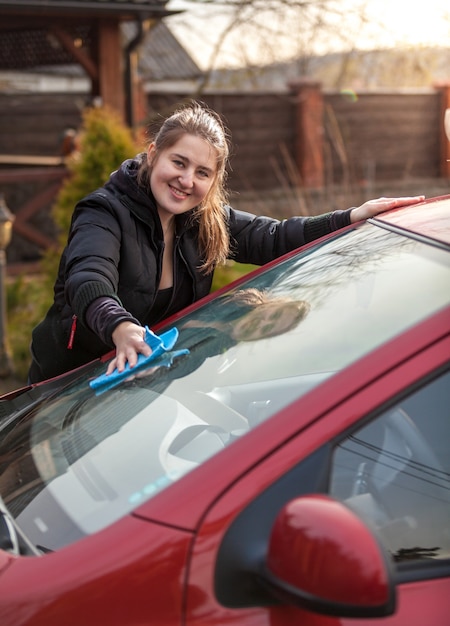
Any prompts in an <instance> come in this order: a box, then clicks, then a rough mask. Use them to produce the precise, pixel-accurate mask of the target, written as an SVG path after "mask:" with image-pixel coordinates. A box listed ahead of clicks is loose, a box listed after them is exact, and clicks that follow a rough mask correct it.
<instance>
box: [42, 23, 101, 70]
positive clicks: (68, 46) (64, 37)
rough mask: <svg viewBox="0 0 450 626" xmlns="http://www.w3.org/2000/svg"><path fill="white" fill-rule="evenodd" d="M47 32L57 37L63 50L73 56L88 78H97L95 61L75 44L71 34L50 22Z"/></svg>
mask: <svg viewBox="0 0 450 626" xmlns="http://www.w3.org/2000/svg"><path fill="white" fill-rule="evenodd" d="M49 32H50V33H52V35H54V36H55V37H56V38H57V39H58V41H59V43H60V44H61V45H62V46H63V48H65V50H67V52H68V53H69V54H71V55H72V56H73V58H74V59H75V61H77V62H78V63H79V64H80V65H81V66H82V67H83V69H84V70H85V71H86V73H87V75H88V76H89V78H90V79H91V80H97V78H98V69H97V67H96V65H95V63H94V62H93V61H92V59H91V58H89V57H88V55H87V54H86V52H85V51H84V50H82V49H81V48H77V47H76V46H75V44H74V43H73V39H72V37H71V35H70V34H69V33H68V32H67V31H66V30H64V29H63V28H62V27H61V26H58V25H57V24H52V25H51V26H50V27H49Z"/></svg>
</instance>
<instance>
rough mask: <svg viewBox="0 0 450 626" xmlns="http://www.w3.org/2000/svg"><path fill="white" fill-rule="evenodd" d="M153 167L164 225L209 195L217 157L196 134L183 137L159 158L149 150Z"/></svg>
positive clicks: (152, 148)
mask: <svg viewBox="0 0 450 626" xmlns="http://www.w3.org/2000/svg"><path fill="white" fill-rule="evenodd" d="M147 155H148V162H149V164H150V166H151V168H152V169H151V172H150V186H151V189H152V192H153V195H154V196H155V200H156V205H157V208H158V213H159V216H160V219H161V222H163V223H166V222H167V221H168V220H169V219H170V218H171V217H172V216H175V215H179V214H181V213H186V211H190V210H191V209H193V208H194V207H196V206H197V205H199V204H200V203H201V202H202V200H203V199H204V198H205V196H206V195H207V193H208V191H209V190H210V189H211V186H212V184H213V182H214V179H215V176H216V171H217V164H216V159H217V154H216V151H215V149H214V148H212V147H211V146H210V145H209V143H208V142H207V141H205V140H204V139H202V138H201V137H197V136H196V135H188V134H185V135H183V136H182V137H181V138H180V139H178V141H177V142H176V143H175V144H174V145H173V146H171V147H170V148H166V149H164V150H162V151H161V152H160V153H159V154H158V155H156V149H155V145H154V144H151V145H150V146H149V148H148V152H147Z"/></svg>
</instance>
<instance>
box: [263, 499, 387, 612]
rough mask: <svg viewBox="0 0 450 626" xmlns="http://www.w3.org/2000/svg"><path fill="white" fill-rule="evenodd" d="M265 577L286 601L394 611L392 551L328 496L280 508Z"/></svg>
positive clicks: (318, 607)
mask: <svg viewBox="0 0 450 626" xmlns="http://www.w3.org/2000/svg"><path fill="white" fill-rule="evenodd" d="M260 582H261V583H262V584H263V586H264V587H265V588H266V590H267V591H269V592H270V594H271V595H272V597H274V598H276V599H277V600H279V601H281V602H282V603H283V604H286V603H288V604H293V605H296V606H299V607H302V608H306V609H309V610H312V611H315V612H319V613H324V614H328V615H338V616H341V617H382V616H386V615H391V614H392V613H393V612H394V610H395V586H394V583H393V582H392V574H391V565H390V562H389V559H388V557H387V555H386V554H385V553H384V551H383V549H382V548H381V547H380V545H379V544H378V541H377V540H376V538H375V536H374V535H373V533H372V532H371V531H370V530H369V528H368V527H367V526H366V525H365V524H364V522H363V521H362V520H361V519H360V518H359V517H357V515H356V514H355V513H353V512H352V511H351V510H350V509H349V508H347V507H346V506H345V505H344V504H342V503H341V502H338V501H337V500H334V499H332V498H330V497H328V496H324V495H311V496H304V497H300V498H296V499H295V500H292V501H290V502H289V503H288V504H286V505H285V506H284V507H283V508H282V509H281V511H280V513H279V514H278V516H277V518H276V521H275V524H274V526H273V528H272V533H271V537H270V542H269V548H268V554H267V557H266V559H265V564H264V567H263V573H262V578H261V580H260Z"/></svg>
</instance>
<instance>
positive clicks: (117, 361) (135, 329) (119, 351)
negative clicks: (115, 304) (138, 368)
mask: <svg viewBox="0 0 450 626" xmlns="http://www.w3.org/2000/svg"><path fill="white" fill-rule="evenodd" d="M144 337H145V328H144V327H143V326H139V325H137V324H135V323H134V322H122V323H121V324H119V325H118V326H117V327H116V328H115V329H114V331H113V334H112V340H113V342H114V345H115V346H116V356H115V357H114V359H113V360H112V361H111V362H110V363H109V365H108V369H107V370H106V374H107V375H108V374H112V372H113V371H114V370H115V369H116V368H117V370H118V371H119V372H123V370H124V369H125V365H126V364H127V362H128V364H129V366H130V368H133V367H134V366H135V365H136V363H137V360H138V355H139V354H143V355H144V356H150V355H151V353H152V350H151V348H150V346H149V345H148V344H147V343H146V342H145V340H144Z"/></svg>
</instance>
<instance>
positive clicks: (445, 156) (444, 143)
mask: <svg viewBox="0 0 450 626" xmlns="http://www.w3.org/2000/svg"><path fill="white" fill-rule="evenodd" d="M435 87H436V89H437V90H438V91H440V92H441V115H440V124H439V136H440V145H441V161H440V165H441V168H440V169H441V176H442V178H450V138H449V137H447V134H446V132H445V128H444V118H445V112H446V111H447V109H449V110H450V83H439V84H437V85H435Z"/></svg>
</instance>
